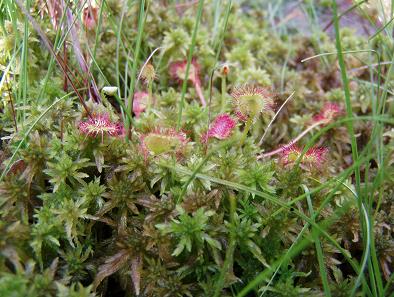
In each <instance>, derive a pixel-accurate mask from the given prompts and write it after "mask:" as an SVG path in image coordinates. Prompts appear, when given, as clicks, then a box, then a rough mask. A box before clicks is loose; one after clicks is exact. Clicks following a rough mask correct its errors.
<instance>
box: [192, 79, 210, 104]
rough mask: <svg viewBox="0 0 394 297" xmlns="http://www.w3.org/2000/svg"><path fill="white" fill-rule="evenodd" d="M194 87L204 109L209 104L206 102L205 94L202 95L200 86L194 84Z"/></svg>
mask: <svg viewBox="0 0 394 297" xmlns="http://www.w3.org/2000/svg"><path fill="white" fill-rule="evenodd" d="M194 87H195V88H196V92H197V95H198V97H199V98H200V101H201V104H202V106H203V107H205V106H207V102H206V101H205V98H204V94H203V93H202V90H201V86H200V84H199V83H196V84H194Z"/></svg>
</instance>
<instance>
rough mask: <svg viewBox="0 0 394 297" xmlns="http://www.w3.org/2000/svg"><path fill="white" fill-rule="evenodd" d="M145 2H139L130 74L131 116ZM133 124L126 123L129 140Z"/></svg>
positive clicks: (129, 101) (143, 0)
mask: <svg viewBox="0 0 394 297" xmlns="http://www.w3.org/2000/svg"><path fill="white" fill-rule="evenodd" d="M145 20H146V19H145V0H140V1H139V14H138V32H137V40H136V42H135V50H134V56H133V58H134V60H133V68H132V70H131V73H130V86H129V95H128V102H127V104H128V105H127V109H128V113H129V114H130V115H131V114H132V113H133V101H134V91H135V87H136V83H138V82H137V81H136V76H137V70H138V64H139V56H140V50H141V41H142V35H143V32H144V25H145ZM131 124H132V118H128V119H127V122H126V126H125V128H126V131H127V133H126V134H127V136H126V137H128V139H130V137H131V131H130V126H131Z"/></svg>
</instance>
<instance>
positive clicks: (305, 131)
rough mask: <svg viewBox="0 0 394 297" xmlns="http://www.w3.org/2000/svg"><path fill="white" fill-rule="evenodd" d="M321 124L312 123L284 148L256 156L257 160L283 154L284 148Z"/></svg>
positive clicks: (320, 122) (321, 122)
mask: <svg viewBox="0 0 394 297" xmlns="http://www.w3.org/2000/svg"><path fill="white" fill-rule="evenodd" d="M321 124H323V121H319V122H316V123H313V124H312V125H310V126H309V127H308V128H306V129H305V130H304V131H302V132H301V133H300V134H299V135H298V136H297V137H296V138H294V139H293V140H292V141H290V142H289V143H288V144H286V145H284V146H282V147H280V148H278V149H276V150H273V151H270V152H268V153H265V154H261V155H259V156H257V159H263V158H267V157H270V156H273V155H276V154H279V153H281V152H283V150H284V149H285V148H286V147H288V146H289V145H291V144H295V143H297V142H298V141H299V140H300V139H301V138H302V137H304V136H305V135H306V134H308V133H309V132H310V131H311V130H313V129H314V128H316V127H318V126H320V125H321Z"/></svg>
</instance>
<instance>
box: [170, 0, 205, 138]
mask: <svg viewBox="0 0 394 297" xmlns="http://www.w3.org/2000/svg"><path fill="white" fill-rule="evenodd" d="M203 8H204V0H199V2H198V8H197V15H196V20H195V23H194V29H193V34H192V39H191V44H190V48H189V53H188V55H187V64H186V73H185V78H184V80H183V83H182V93H181V99H180V101H179V106H178V120H177V125H176V129H177V130H178V131H179V129H180V128H181V123H182V112H183V106H184V105H185V95H186V89H187V84H188V78H189V71H190V64H191V62H192V58H193V54H194V48H195V46H196V38H197V32H198V27H199V25H200V21H201V16H202V12H203Z"/></svg>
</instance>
